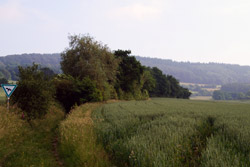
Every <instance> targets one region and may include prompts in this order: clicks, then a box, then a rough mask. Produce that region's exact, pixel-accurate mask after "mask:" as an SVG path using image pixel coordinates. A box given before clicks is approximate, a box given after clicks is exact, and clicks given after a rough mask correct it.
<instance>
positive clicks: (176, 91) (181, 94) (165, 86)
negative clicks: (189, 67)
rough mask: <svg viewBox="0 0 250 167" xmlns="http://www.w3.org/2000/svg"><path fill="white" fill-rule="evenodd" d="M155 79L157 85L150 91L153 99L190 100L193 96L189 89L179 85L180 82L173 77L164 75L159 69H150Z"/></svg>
mask: <svg viewBox="0 0 250 167" xmlns="http://www.w3.org/2000/svg"><path fill="white" fill-rule="evenodd" d="M148 70H150V71H151V74H152V76H153V77H154V79H155V81H156V84H155V87H154V88H153V89H152V90H150V91H149V94H150V96H152V97H173V98H184V99H188V98H189V97H190V95H191V93H190V92H189V90H188V89H187V88H183V87H181V86H180V85H179V81H178V80H177V79H175V78H174V77H173V76H171V75H168V76H166V75H165V74H163V73H162V71H161V70H160V69H158V68H157V67H153V68H152V69H151V68H148Z"/></svg>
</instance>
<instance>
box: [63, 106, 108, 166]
mask: <svg viewBox="0 0 250 167" xmlns="http://www.w3.org/2000/svg"><path fill="white" fill-rule="evenodd" d="M99 105H100V104H97V103H93V104H84V105H82V106H79V107H76V108H74V109H73V110H71V112H70V114H68V115H67V118H66V119H65V120H64V121H62V122H61V123H60V127H59V132H60V136H59V138H60V142H59V143H60V144H59V150H60V155H61V157H62V158H63V159H64V163H65V166H72V167H73V166H76V167H77V166H82V167H92V166H93V167H110V166H111V163H110V162H109V159H108V155H107V154H106V152H105V151H104V149H103V147H102V145H101V144H98V143H96V134H95V133H94V129H93V121H92V119H91V111H92V110H93V109H95V108H96V107H97V106H99Z"/></svg>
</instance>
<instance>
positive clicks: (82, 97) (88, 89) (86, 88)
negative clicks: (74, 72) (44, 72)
mask: <svg viewBox="0 0 250 167" xmlns="http://www.w3.org/2000/svg"><path fill="white" fill-rule="evenodd" d="M54 85H55V88H56V99H57V100H58V101H59V102H60V103H61V104H62V105H63V106H64V108H65V109H66V112H69V111H70V109H71V107H72V106H73V105H75V104H77V105H80V104H82V103H86V102H95V101H101V100H102V95H101V92H100V90H99V89H97V88H96V84H95V82H94V81H92V80H91V79H90V78H88V77H86V78H84V79H81V80H80V79H75V78H73V77H72V76H69V75H59V76H57V77H56V78H55V79H54Z"/></svg>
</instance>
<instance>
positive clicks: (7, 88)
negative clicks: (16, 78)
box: [1, 84, 17, 97]
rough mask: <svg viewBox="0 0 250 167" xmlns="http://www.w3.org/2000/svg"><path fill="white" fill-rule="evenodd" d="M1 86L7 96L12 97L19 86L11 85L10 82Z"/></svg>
mask: <svg viewBox="0 0 250 167" xmlns="http://www.w3.org/2000/svg"><path fill="white" fill-rule="evenodd" d="M1 86H2V88H3V90H4V92H5V94H6V95H7V97H10V96H11V95H12V93H13V92H14V91H15V89H16V87H17V85H10V84H1Z"/></svg>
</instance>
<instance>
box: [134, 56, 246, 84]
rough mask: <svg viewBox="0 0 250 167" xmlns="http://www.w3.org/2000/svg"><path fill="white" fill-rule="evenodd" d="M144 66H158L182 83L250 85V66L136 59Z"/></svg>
mask: <svg viewBox="0 0 250 167" xmlns="http://www.w3.org/2000/svg"><path fill="white" fill-rule="evenodd" d="M136 59H137V60H139V61H140V62H141V64H142V65H144V66H150V67H153V66H156V67H158V68H159V69H160V70H162V71H163V73H165V74H169V75H173V76H174V77H175V78H177V79H178V80H179V81H180V82H187V83H200V84H216V85H223V84H228V83H250V66H240V65H232V64H219V63H190V62H176V61H172V60H166V59H157V58H146V57H138V56H137V57H136Z"/></svg>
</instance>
